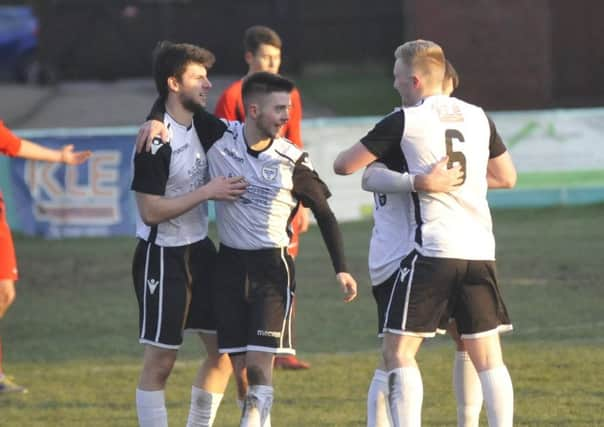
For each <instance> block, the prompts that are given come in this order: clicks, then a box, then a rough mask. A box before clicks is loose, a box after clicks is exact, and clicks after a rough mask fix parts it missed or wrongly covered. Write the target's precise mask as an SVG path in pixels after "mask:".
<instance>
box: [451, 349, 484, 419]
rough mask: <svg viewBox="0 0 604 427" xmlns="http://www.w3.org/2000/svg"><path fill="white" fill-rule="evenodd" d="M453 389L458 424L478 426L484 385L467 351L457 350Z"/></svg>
mask: <svg viewBox="0 0 604 427" xmlns="http://www.w3.org/2000/svg"><path fill="white" fill-rule="evenodd" d="M453 389H454V390H455V399H456V400H457V426H458V427H478V422H479V420H480V409H481V408H482V387H481V386H480V378H479V377H478V372H476V368H474V364H473V363H472V360H471V359H470V356H469V355H468V353H467V352H465V351H457V352H455V363H454V365H453Z"/></svg>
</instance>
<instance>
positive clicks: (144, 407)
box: [136, 388, 168, 427]
mask: <svg viewBox="0 0 604 427" xmlns="http://www.w3.org/2000/svg"><path fill="white" fill-rule="evenodd" d="M136 413H137V415H138V425H139V426H140V427H168V411H167V410H166V399H165V397H164V391H163V390H158V391H145V390H140V389H138V388H137V389H136Z"/></svg>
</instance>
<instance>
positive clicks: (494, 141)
mask: <svg viewBox="0 0 604 427" xmlns="http://www.w3.org/2000/svg"><path fill="white" fill-rule="evenodd" d="M487 120H488V121H489V128H490V129H491V136H490V139H489V159H493V158H495V157H498V156H501V155H502V154H503V153H505V152H506V151H507V150H508V149H507V148H506V146H505V144H504V143H503V141H502V140H501V136H499V133H498V132H497V128H496V127H495V123H494V122H493V120H491V118H490V117H489V116H487Z"/></svg>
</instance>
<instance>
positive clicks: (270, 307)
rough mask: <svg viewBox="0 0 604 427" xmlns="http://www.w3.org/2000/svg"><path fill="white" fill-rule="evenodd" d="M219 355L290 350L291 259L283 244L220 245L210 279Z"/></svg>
mask: <svg viewBox="0 0 604 427" xmlns="http://www.w3.org/2000/svg"><path fill="white" fill-rule="evenodd" d="M214 294H215V297H216V299H215V301H216V317H217V321H218V348H219V351H220V352H221V353H230V354H237V353H243V352H247V351H261V352H267V353H274V354H295V349H294V319H293V316H292V307H293V303H294V298H295V279H294V262H293V260H292V258H291V256H289V255H288V253H287V248H285V247H283V248H269V249H258V250H242V249H234V248H231V247H228V246H226V245H224V244H221V245H220V249H219V251H218V261H217V264H216V277H215V281H214Z"/></svg>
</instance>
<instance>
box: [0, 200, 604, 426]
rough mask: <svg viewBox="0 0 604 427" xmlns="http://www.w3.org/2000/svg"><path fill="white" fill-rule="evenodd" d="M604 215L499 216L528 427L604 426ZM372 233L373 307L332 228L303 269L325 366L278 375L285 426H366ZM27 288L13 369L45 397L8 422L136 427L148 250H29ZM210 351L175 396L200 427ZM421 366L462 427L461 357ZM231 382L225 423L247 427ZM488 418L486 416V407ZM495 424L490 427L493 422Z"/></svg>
mask: <svg viewBox="0 0 604 427" xmlns="http://www.w3.org/2000/svg"><path fill="white" fill-rule="evenodd" d="M602 218H604V205H596V206H585V207H575V208H569V207H566V208H548V209H530V210H526V209H525V210H505V211H496V212H494V221H495V231H496V235H497V240H498V247H497V253H498V267H499V275H500V282H501V287H502V289H503V292H504V295H505V298H506V301H507V303H508V308H509V309H510V314H511V316H512V319H513V321H514V326H515V332H514V333H512V334H510V335H508V336H506V337H505V338H504V349H505V358H506V363H507V365H508V367H509V369H510V372H511V375H512V378H513V381H514V385H515V404H516V422H515V425H516V426H571V427H579V426H581V427H583V426H598V425H604V409H603V405H602V401H604V391H603V388H602V375H601V373H602V363H603V362H604V333H603V332H602V330H603V327H604V317H603V316H602V306H603V305H604V286H603V284H604V280H603V279H602V260H603V258H602V242H603V241H604V227H602ZM370 228H371V224H370V223H369V222H355V223H349V224H344V225H343V229H344V237H345V244H346V249H347V252H348V256H349V264H350V266H351V269H352V271H353V273H354V274H355V275H356V276H357V278H358V280H359V286H360V296H359V298H358V300H357V301H355V302H353V303H351V304H348V305H346V304H344V303H343V302H342V301H341V295H340V293H339V289H338V287H337V285H336V283H335V282H334V280H333V273H332V271H331V270H330V268H329V261H328V257H327V253H326V251H325V249H324V247H323V244H322V242H321V240H320V237H319V233H318V231H317V230H316V228H312V229H311V231H310V233H309V235H307V236H304V238H303V240H302V248H301V255H300V258H299V261H298V265H297V278H298V296H299V301H298V315H297V320H298V348H299V350H300V353H301V356H302V357H303V358H304V359H308V360H309V361H310V362H311V363H312V364H313V367H312V369H311V370H310V371H307V372H283V371H279V372H277V374H276V376H275V388H276V393H275V404H274V407H273V421H274V422H273V423H274V425H275V426H363V425H364V414H365V393H366V390H367V387H368V384H369V381H370V378H371V376H372V373H373V370H374V369H375V364H376V361H377V359H378V351H377V346H378V342H377V339H376V338H375V328H376V326H375V324H376V320H375V306H374V303H373V300H372V297H371V292H370V288H369V285H368V278H367V272H366V269H367V267H366V256H367V242H368V238H369V234H370ZM16 246H17V252H18V256H19V261H20V269H21V280H20V282H19V284H18V295H19V297H18V298H17V301H16V303H15V305H14V306H13V307H12V308H11V310H10V311H9V313H8V315H7V316H6V318H5V319H4V320H3V321H2V324H1V326H2V329H3V338H4V352H5V368H6V370H7V371H8V372H9V374H11V375H14V376H15V377H16V379H18V380H19V382H20V383H23V384H25V385H27V386H28V387H29V388H30V393H29V394H26V395H22V396H0V425H2V426H4V425H6V426H59V425H60V426H73V427H75V426H78V427H79V426H97V425H98V426H120V427H121V426H135V425H136V414H135V409H134V389H135V386H136V382H137V379H138V374H139V371H140V356H141V346H140V345H139V344H137V337H136V336H137V305H136V301H135V297H134V292H133V290H132V285H131V283H130V271H129V270H130V258H131V255H132V250H133V247H134V242H133V240H132V239H127V238H119V239H118V238H116V239H78V240H62V241H44V240H40V239H32V238H24V237H21V236H18V237H17V239H16ZM199 353H200V352H199V344H198V342H197V340H196V339H195V338H194V337H192V336H188V337H187V339H186V343H185V346H184V348H183V350H182V352H181V355H180V357H179V362H178V363H177V366H176V368H175V371H174V372H173V374H172V376H171V377H170V381H169V385H168V388H167V399H168V411H169V416H170V421H171V425H184V424H185V420H186V414H187V410H188V401H189V396H188V394H189V390H190V382H191V380H192V378H193V376H194V374H195V371H196V368H197V366H198V363H199V362H198V361H199V358H200V355H199ZM418 360H419V363H420V366H421V369H422V376H423V379H424V388H425V395H424V416H423V419H424V425H425V426H454V425H455V402H454V397H453V392H452V387H451V379H450V378H451V366H452V360H453V347H452V345H451V343H450V340H449V339H448V338H437V339H434V340H430V341H429V342H428V343H427V344H426V345H425V347H424V348H423V349H422V350H421V351H420V354H419V356H418ZM238 412H239V411H238V409H237V408H236V406H235V397H234V386H233V385H232V384H231V385H230V386H229V389H228V392H227V397H226V398H225V401H224V403H223V406H222V407H221V409H220V411H219V415H218V419H217V422H216V425H217V426H231V425H236V424H237V418H238ZM483 412H484V411H483ZM481 425H486V419H484V414H483V420H482V423H481Z"/></svg>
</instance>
